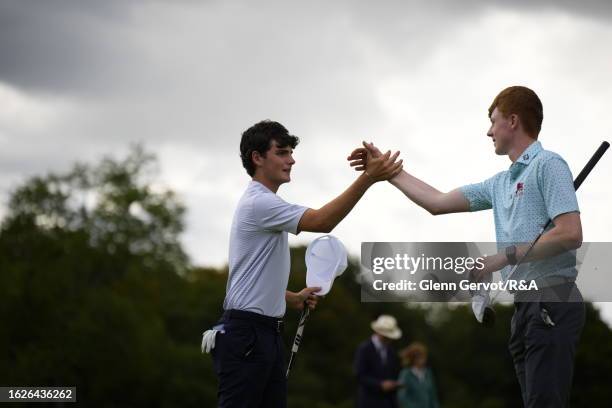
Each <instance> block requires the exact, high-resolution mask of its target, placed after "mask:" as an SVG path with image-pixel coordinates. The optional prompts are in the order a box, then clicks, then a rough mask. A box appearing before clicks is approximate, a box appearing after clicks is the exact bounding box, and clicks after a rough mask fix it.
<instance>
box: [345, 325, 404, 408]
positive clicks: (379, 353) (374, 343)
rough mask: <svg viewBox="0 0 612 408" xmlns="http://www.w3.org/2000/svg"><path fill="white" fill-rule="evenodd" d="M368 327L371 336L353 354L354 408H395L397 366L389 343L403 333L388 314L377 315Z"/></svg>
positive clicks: (394, 353)
mask: <svg viewBox="0 0 612 408" xmlns="http://www.w3.org/2000/svg"><path fill="white" fill-rule="evenodd" d="M371 327H372V330H373V331H374V334H373V335H372V337H371V338H369V339H368V340H366V341H364V342H363V343H361V345H360V346H359V348H357V352H356V353H355V375H356V376H357V382H358V384H359V389H358V394H357V408H397V395H396V391H397V388H398V387H399V382H398V381H397V378H398V375H399V370H400V363H399V358H398V356H397V353H396V352H395V350H394V349H393V348H392V347H391V340H397V339H399V338H400V337H402V331H401V330H400V329H399V327H397V321H396V320H395V318H394V317H393V316H388V315H381V316H379V317H378V319H376V321H374V322H372V324H371Z"/></svg>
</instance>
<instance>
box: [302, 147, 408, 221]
mask: <svg viewBox="0 0 612 408" xmlns="http://www.w3.org/2000/svg"><path fill="white" fill-rule="evenodd" d="M398 155H399V152H397V153H395V154H394V155H393V156H391V152H390V151H389V152H387V153H386V154H384V155H380V156H379V157H377V158H370V160H369V161H368V163H367V164H365V165H364V168H363V170H365V171H364V172H363V173H362V174H361V175H359V177H358V178H357V180H355V181H354V182H353V184H351V185H350V186H349V188H347V189H346V190H345V191H344V192H343V193H342V194H340V195H339V196H338V197H336V198H335V199H333V200H332V201H330V202H329V203H327V204H325V205H324V206H323V207H321V208H319V209H316V210H315V209H312V208H309V209H308V210H306V211H305V212H304V215H302V218H301V219H300V222H299V224H298V231H310V232H331V230H333V229H334V228H335V227H336V225H338V223H340V221H342V220H343V219H344V217H346V216H347V215H348V213H349V212H351V210H352V209H353V207H354V206H355V204H357V202H358V201H359V200H360V199H361V197H363V195H364V194H365V192H366V191H367V190H368V188H370V187H371V186H372V185H373V184H374V183H376V182H378V181H382V180H389V179H390V178H392V177H395V176H396V175H397V174H399V172H400V171H401V170H402V161H401V160H400V161H398V162H396V161H395V160H396V159H397V157H398Z"/></svg>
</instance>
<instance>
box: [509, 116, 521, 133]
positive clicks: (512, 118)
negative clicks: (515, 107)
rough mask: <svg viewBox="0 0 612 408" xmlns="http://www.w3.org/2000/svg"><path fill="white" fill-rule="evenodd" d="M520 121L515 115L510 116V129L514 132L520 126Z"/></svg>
mask: <svg viewBox="0 0 612 408" xmlns="http://www.w3.org/2000/svg"><path fill="white" fill-rule="evenodd" d="M520 123H521V120H520V118H519V116H518V115H517V114H516V113H511V114H510V127H511V128H512V129H514V130H517V129H518V128H519V126H520Z"/></svg>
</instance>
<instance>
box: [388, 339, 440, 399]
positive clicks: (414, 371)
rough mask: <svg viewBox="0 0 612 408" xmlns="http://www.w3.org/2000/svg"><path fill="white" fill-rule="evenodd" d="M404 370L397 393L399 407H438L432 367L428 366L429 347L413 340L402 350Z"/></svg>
mask: <svg viewBox="0 0 612 408" xmlns="http://www.w3.org/2000/svg"><path fill="white" fill-rule="evenodd" d="M400 358H401V361H402V366H403V368H402V370H401V371H400V375H399V383H400V389H399V391H398V393H397V396H398V401H399V408H408V407H410V408H438V407H439V406H440V404H439V402H438V396H437V392H436V384H435V382H434V378H433V374H432V372H431V369H430V368H429V367H427V347H425V345H424V344H422V343H419V342H413V343H411V344H410V345H409V346H408V347H406V348H405V349H403V350H402V351H401V352H400Z"/></svg>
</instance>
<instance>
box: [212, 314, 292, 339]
mask: <svg viewBox="0 0 612 408" xmlns="http://www.w3.org/2000/svg"><path fill="white" fill-rule="evenodd" d="M223 319H225V320H230V319H239V320H248V321H251V322H255V323H258V324H262V325H264V326H266V327H269V328H270V329H272V330H274V331H276V332H277V333H282V331H283V328H284V326H285V322H284V321H283V319H282V318H278V317H272V316H265V315H262V314H259V313H254V312H247V311H246V310H236V309H230V310H226V311H225V312H223Z"/></svg>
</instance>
